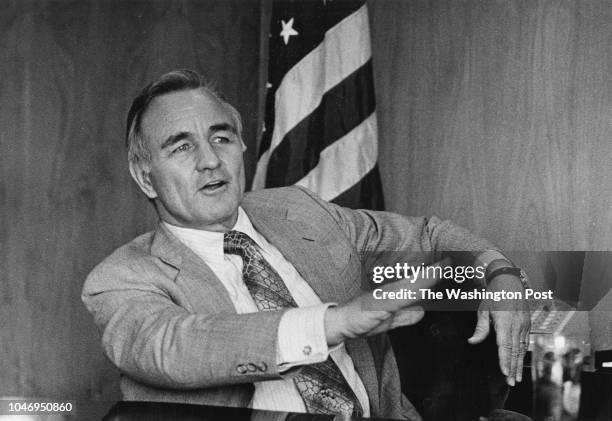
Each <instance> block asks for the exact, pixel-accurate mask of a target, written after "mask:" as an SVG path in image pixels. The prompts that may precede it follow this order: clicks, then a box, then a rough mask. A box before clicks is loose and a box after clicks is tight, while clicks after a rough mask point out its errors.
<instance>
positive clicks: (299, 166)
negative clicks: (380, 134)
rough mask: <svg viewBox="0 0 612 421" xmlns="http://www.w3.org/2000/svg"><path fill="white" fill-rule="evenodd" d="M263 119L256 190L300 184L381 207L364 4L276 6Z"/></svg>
mask: <svg viewBox="0 0 612 421" xmlns="http://www.w3.org/2000/svg"><path fill="white" fill-rule="evenodd" d="M266 89H267V93H266V114H265V122H264V128H263V135H262V139H261V143H260V147H259V160H258V163H257V170H256V174H255V178H254V181H253V189H261V188H264V187H279V186H287V185H291V184H298V185H301V186H304V187H307V188H309V189H310V190H312V191H314V192H316V193H318V194H319V195H320V196H321V197H322V198H323V199H325V200H329V201H333V202H334V203H337V204H340V205H343V206H349V207H353V208H369V209H382V208H383V206H384V204H383V196H382V187H381V183H380V176H379V172H378V166H377V157H378V141H377V122H376V112H375V98H374V82H373V75H372V55H371V49H370V32H369V22H368V10H367V6H366V4H365V2H364V1H347V0H318V1H313V0H293V1H287V0H278V1H273V4H272V16H271V20H270V34H269V62H268V82H267V86H266Z"/></svg>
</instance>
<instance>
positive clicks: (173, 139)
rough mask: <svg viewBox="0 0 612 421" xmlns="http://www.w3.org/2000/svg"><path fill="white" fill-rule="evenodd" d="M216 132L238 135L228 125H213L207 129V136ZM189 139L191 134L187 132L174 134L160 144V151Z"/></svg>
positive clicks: (234, 128)
mask: <svg viewBox="0 0 612 421" xmlns="http://www.w3.org/2000/svg"><path fill="white" fill-rule="evenodd" d="M217 132H230V133H233V134H235V135H237V134H238V130H237V129H236V127H234V126H233V125H231V124H229V123H219V124H213V125H212V126H210V127H209V128H208V133H209V136H210V135H211V134H213V133H217ZM190 137H191V133H189V132H178V133H175V134H173V135H170V136H168V137H167V138H166V140H164V142H163V143H162V144H161V149H165V148H167V147H169V146H172V145H174V144H176V143H178V142H180V141H181V140H185V139H188V138H190Z"/></svg>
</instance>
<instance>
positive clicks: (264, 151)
mask: <svg viewBox="0 0 612 421" xmlns="http://www.w3.org/2000/svg"><path fill="white" fill-rule="evenodd" d="M364 28H366V30H364ZM367 28H368V13H367V8H366V7H365V5H364V6H362V7H361V8H360V9H358V10H357V11H356V12H355V13H353V14H351V15H350V16H348V17H347V18H346V19H344V20H343V21H342V22H340V23H339V24H338V25H337V26H335V27H334V28H332V29H331V30H329V31H328V32H327V33H326V35H325V40H324V42H323V43H321V44H320V45H319V46H317V47H316V48H315V49H314V50H313V51H311V52H310V53H309V54H308V55H306V56H305V57H304V58H303V59H302V60H301V61H300V62H299V63H298V64H297V65H296V66H294V67H293V68H292V69H291V70H290V71H289V72H287V74H286V75H285V77H284V78H283V81H282V82H281V84H280V86H278V89H276V91H275V94H274V96H273V97H272V95H271V93H270V92H269V95H268V98H267V101H266V107H267V109H268V110H271V109H272V108H271V107H274V113H272V112H268V116H269V118H267V119H266V123H265V124H266V127H267V128H272V127H273V130H272V131H271V133H270V132H266V133H264V136H263V138H262V143H261V146H260V160H259V162H258V164H257V173H256V176H255V180H254V182H253V188H263V187H264V185H265V175H266V169H267V166H268V161H269V159H270V154H271V152H272V151H273V150H274V149H275V148H276V147H277V146H278V145H279V144H280V143H281V140H282V139H283V137H284V136H285V134H286V133H287V132H288V131H289V130H291V129H292V128H293V127H294V126H295V125H296V124H298V123H299V122H300V121H301V120H302V119H304V118H305V117H306V116H308V115H309V114H311V113H312V112H313V111H314V110H315V108H316V107H317V106H318V105H319V103H320V102H321V99H322V97H323V95H324V93H325V92H326V91H328V90H329V89H331V88H332V87H333V86H335V85H337V84H338V83H340V82H341V81H342V79H344V78H346V77H347V76H349V75H350V74H351V73H353V72H354V71H355V70H356V69H358V68H359V67H361V66H363V65H364V64H365V63H366V62H367V61H368V60H370V57H371V51H370V48H369V45H370V43H369V32H368V31H367ZM305 86H308V87H309V88H308V89H303V88H304V87H305ZM275 88H276V87H275V86H272V87H271V88H270V89H275Z"/></svg>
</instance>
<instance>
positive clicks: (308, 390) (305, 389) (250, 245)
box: [223, 231, 363, 416]
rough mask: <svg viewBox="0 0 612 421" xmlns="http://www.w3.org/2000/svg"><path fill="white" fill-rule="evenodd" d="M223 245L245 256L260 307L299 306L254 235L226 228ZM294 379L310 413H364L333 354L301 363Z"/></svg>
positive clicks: (245, 268) (246, 272) (246, 279)
mask: <svg viewBox="0 0 612 421" xmlns="http://www.w3.org/2000/svg"><path fill="white" fill-rule="evenodd" d="M223 249H224V251H225V252H226V253H228V254H236V255H238V256H240V257H242V279H243V280H244V283H245V284H246V286H247V288H248V290H249V292H250V293H251V296H252V297H253V300H254V301H255V304H256V305H257V308H259V310H260V311H270V310H280V309H282V308H287V307H297V304H296V303H295V301H294V300H293V297H292V296H291V294H290V293H289V290H288V289H287V286H286V285H285V283H284V282H283V280H282V279H281V277H280V275H279V274H278V273H277V272H276V270H274V268H273V267H272V266H271V265H270V264H269V263H268V262H267V261H266V259H264V257H263V255H262V254H261V252H260V251H259V249H258V246H257V244H255V242H254V241H253V239H252V238H251V237H249V236H248V235H246V234H244V233H242V232H239V231H229V232H226V233H225V236H224V238H223ZM293 381H294V383H295V385H296V387H297V389H298V391H299V392H300V395H301V396H302V399H303V400H304V405H305V406H306V410H307V411H308V412H309V413H317V414H345V415H355V416H361V414H362V413H363V410H362V408H361V405H360V404H359V400H358V399H357V397H356V396H355V394H354V393H353V390H352V389H351V388H350V386H349V385H348V383H347V382H346V380H345V378H344V376H342V373H341V372H340V369H339V368H338V366H337V365H336V363H335V362H334V361H333V360H332V359H331V357H328V358H327V360H325V361H323V362H321V363H317V364H310V365H304V366H302V369H301V371H300V373H299V374H297V375H296V376H294V377H293Z"/></svg>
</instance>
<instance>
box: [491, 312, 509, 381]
mask: <svg viewBox="0 0 612 421" xmlns="http://www.w3.org/2000/svg"><path fill="white" fill-rule="evenodd" d="M501 313H503V312H493V321H494V323H495V334H496V340H497V353H498V356H499V368H500V369H501V372H502V373H504V376H506V382H507V383H508V384H509V385H510V386H514V383H511V382H510V378H509V376H510V366H511V363H510V360H511V358H512V330H511V325H510V323H508V322H507V321H506V320H505V319H504V318H503V317H502V316H500V314H501Z"/></svg>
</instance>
